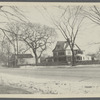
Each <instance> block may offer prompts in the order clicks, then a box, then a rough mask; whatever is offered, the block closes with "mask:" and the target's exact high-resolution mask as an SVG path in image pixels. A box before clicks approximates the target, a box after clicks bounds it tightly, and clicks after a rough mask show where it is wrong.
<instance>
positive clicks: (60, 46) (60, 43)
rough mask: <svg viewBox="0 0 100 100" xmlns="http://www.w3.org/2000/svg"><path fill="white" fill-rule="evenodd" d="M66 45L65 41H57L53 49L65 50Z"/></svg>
mask: <svg viewBox="0 0 100 100" xmlns="http://www.w3.org/2000/svg"><path fill="white" fill-rule="evenodd" d="M67 47H68V43H67V42H66V41H57V44H56V46H55V48H54V49H53V51H60V50H66V48H67Z"/></svg>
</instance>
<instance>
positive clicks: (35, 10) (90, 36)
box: [19, 5, 100, 53]
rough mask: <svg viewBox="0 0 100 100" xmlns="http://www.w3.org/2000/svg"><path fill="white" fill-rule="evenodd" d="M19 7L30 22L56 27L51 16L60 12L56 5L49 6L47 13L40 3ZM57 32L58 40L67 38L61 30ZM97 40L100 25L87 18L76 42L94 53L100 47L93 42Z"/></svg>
mask: <svg viewBox="0 0 100 100" xmlns="http://www.w3.org/2000/svg"><path fill="white" fill-rule="evenodd" d="M43 6H46V5H43ZM19 8H20V9H22V11H23V14H24V15H25V16H26V17H27V18H28V20H29V21H30V22H33V23H40V24H43V25H48V26H50V27H54V28H55V26H54V25H53V23H52V21H51V19H50V16H51V15H53V14H54V15H59V13H60V11H59V10H55V9H56V8H55V9H54V7H52V6H47V8H49V11H48V13H46V12H45V11H44V10H43V9H42V7H41V6H39V5H38V6H37V5H34V6H33V5H31V6H29V5H27V6H20V7H19ZM49 14H50V15H49ZM57 34H58V37H57V41H63V40H65V39H64V38H63V36H62V34H61V33H60V32H59V31H57ZM97 42H100V26H98V25H97V24H95V23H93V22H92V21H91V20H89V19H87V18H86V19H84V20H83V23H82V25H81V28H80V30H79V33H78V36H77V38H76V43H77V44H78V46H79V47H80V48H81V49H82V50H85V51H86V52H87V53H90V52H92V53H93V52H96V51H97V50H98V49H99V47H100V44H95V45H94V44H92V43H97ZM91 44H92V45H91ZM54 46H55V44H53V45H52V48H51V51H52V49H53V48H54ZM49 51H50V50H49ZM49 51H48V52H49Z"/></svg>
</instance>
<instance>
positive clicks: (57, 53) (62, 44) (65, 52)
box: [46, 41, 91, 63]
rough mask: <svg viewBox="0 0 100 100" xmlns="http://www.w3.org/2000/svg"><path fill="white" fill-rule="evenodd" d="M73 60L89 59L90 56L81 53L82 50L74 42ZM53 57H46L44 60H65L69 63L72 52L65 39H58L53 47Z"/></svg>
mask: <svg viewBox="0 0 100 100" xmlns="http://www.w3.org/2000/svg"><path fill="white" fill-rule="evenodd" d="M73 49H74V54H75V61H85V60H91V57H90V56H87V55H85V54H83V51H82V50H81V49H80V48H79V47H78V46H77V45H76V44H75V45H74V48H73ZM52 52H53V57H49V58H50V59H49V58H46V62H50V61H52V62H64V63H65V62H66V63H71V61H72V52H71V49H70V46H69V44H68V42H67V41H58V42H57V43H56V46H55V48H54V49H53V51H52Z"/></svg>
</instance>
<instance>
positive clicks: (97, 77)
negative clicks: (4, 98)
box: [0, 65, 100, 94]
mask: <svg viewBox="0 0 100 100" xmlns="http://www.w3.org/2000/svg"><path fill="white" fill-rule="evenodd" d="M0 80H1V81H0V84H1V86H2V84H5V86H7V87H9V86H10V88H6V89H7V90H8V92H7V93H13V90H15V91H14V93H18V91H19V94H20V93H21V94H23V93H33V94H35V93H40V94H51V93H52V94H66V93H67V94H68V93H69V94H70V93H83V94H84V93H85V94H86V93H90V94H91V93H100V85H99V84H100V66H97V65H96V66H95V65H91V66H90V65H89V66H87V65H86V66H75V67H66V66H52V67H50V66H42V67H41V66H37V67H35V68H0ZM0 88H1V89H2V90H3V87H0ZM13 88H14V89H13ZM1 89H0V90H1ZM20 89H21V90H20ZM4 90H5V88H4ZM11 91H12V92H11ZM1 93H2V91H1Z"/></svg>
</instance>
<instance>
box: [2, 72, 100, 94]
mask: <svg viewBox="0 0 100 100" xmlns="http://www.w3.org/2000/svg"><path fill="white" fill-rule="evenodd" d="M0 84H4V85H8V86H12V87H16V88H22V89H25V90H27V91H29V92H31V93H32V94H72V93H73V94H97V93H100V84H99V83H98V84H93V83H89V82H70V81H60V80H49V79H48V80H47V79H36V78H32V77H24V76H18V75H10V74H4V73H0Z"/></svg>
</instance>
